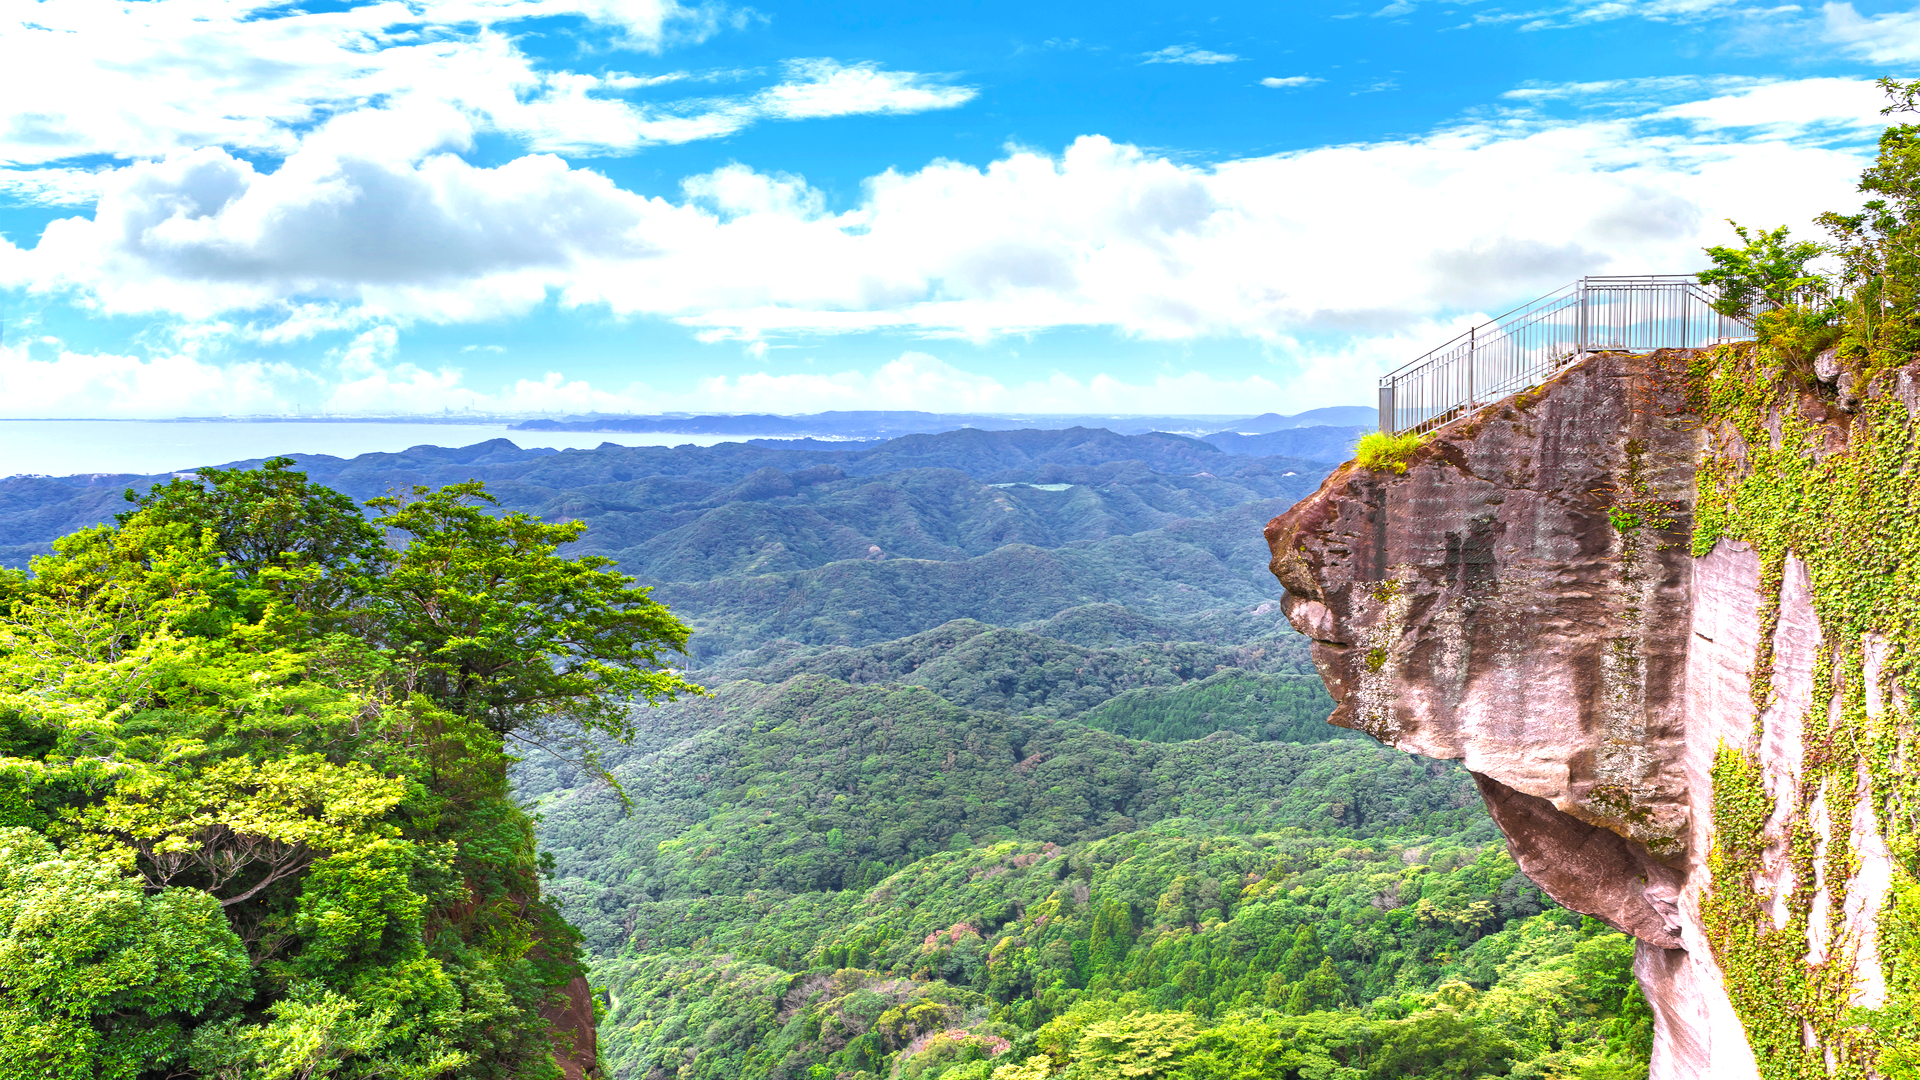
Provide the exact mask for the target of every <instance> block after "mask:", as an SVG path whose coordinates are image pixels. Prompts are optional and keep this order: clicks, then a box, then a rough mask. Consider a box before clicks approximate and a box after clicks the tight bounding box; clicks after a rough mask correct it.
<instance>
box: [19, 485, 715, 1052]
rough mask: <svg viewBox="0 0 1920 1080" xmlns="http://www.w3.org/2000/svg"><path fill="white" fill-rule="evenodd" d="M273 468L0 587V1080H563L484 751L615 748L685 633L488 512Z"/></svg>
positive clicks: (546, 929)
mask: <svg viewBox="0 0 1920 1080" xmlns="http://www.w3.org/2000/svg"><path fill="white" fill-rule="evenodd" d="M290 465H291V462H289V461H287V460H286V459H277V460H275V461H271V462H268V463H267V465H266V467H264V468H262V469H258V470H208V472H207V473H206V474H205V475H204V476H203V477H202V481H201V483H193V482H190V481H185V480H180V481H176V482H174V483H171V484H168V485H165V486H162V487H159V488H156V489H154V490H153V491H152V492H150V493H149V494H148V495H147V496H146V497H145V498H144V499H141V500H139V503H138V505H137V507H136V508H135V509H134V510H132V511H130V512H129V513H127V514H126V515H124V516H123V517H122V518H121V519H120V521H119V523H118V524H117V525H116V526H100V527H97V528H94V529H90V530H85V531H82V532H79V533H76V534H73V535H71V536H69V537H67V538H65V539H63V540H61V541H59V542H58V543H57V544H56V546H55V552H54V554H53V555H51V556H46V557H43V558H41V559H38V560H36V561H35V562H34V564H33V567H32V572H31V574H30V575H22V576H13V577H10V578H9V579H8V580H7V581H6V582H5V583H4V586H5V588H4V594H0V600H3V601H4V615H0V815H3V816H4V821H3V822H0V823H3V824H4V825H5V826H7V827H6V828H4V829H0V1031H4V1036H0V1062H4V1063H5V1064H4V1067H0V1072H4V1073H5V1074H6V1075H21V1076H25V1075H47V1076H73V1077H80V1076H114V1077H122V1076H124V1077H128V1078H134V1077H146V1076H159V1075H172V1076H192V1075H199V1076H207V1077H222V1078H234V1080H239V1078H243V1077H244V1078H253V1077H320V1076H341V1077H348V1076H356V1077H360V1076H364V1077H374V1076H381V1077H391V1076H407V1077H417V1078H421V1080H425V1078H428V1077H437V1076H445V1075H449V1074H458V1075H460V1076H469V1077H514V1078H537V1077H541V1076H549V1075H554V1074H556V1070H555V1066H554V1063H553V1058H552V1055H553V1046H554V1043H553V1036H552V1030H551V1026H550V1025H549V1023H548V1022H547V1021H546V1020H545V1019H544V1018H543V1017H542V1015H541V1012H540V1010H541V1009H542V1008H543V1007H544V1006H545V1005H547V1004H548V1003H549V1002H550V1000H551V999H552V998H553V995H554V993H555V991H556V988H557V987H559V986H560V985H562V984H564V983H565V982H566V981H567V980H569V979H571V978H572V977H573V976H574V975H576V974H577V973H579V972H580V971H581V970H582V966H581V964H580V961H579V957H578V949H577V944H576V943H577V940H578V939H577V935H575V934H574V933H573V932H572V931H571V929H570V928H569V927H567V926H566V924H565V923H564V922H563V921H562V920H561V919H560V918H559V917H558V916H557V914H555V912H554V911H553V910H552V908H551V906H550V905H549V904H548V903H547V902H546V901H545V900H543V899H542V897H541V894H540V887H539V880H538V866H537V862H536V859H535V857H534V851H533V845H532V830H531V822H530V820H529V819H528V818H527V817H526V815H525V814H524V813H523V812H522V811H521V810H519V809H518V808H517V806H516V805H515V804H514V803H513V802H512V800H511V798H510V797H509V793H508V790H507V785H506V777H505V764H506V756H505V752H504V746H503V744H502V741H501V738H502V735H503V734H508V733H513V732H516V731H520V730H525V729H528V728H530V727H532V728H538V729H541V730H544V729H545V728H546V727H551V726H553V725H554V724H555V723H556V719H555V718H559V719H561V720H572V721H575V722H576V723H578V724H582V725H587V726H595V727H598V728H600V729H603V730H606V729H612V730H614V731H616V732H617V731H618V729H619V727H620V725H621V723H623V722H624V721H625V717H626V712H625V707H624V703H622V704H621V705H620V707H619V713H618V719H617V720H616V721H613V722H609V721H606V720H604V719H603V717H605V716H606V715H607V713H608V711H609V710H610V709H612V708H614V706H611V705H609V704H607V703H606V702H605V701H604V700H603V699H604V698H605V697H606V696H608V695H610V694H624V695H626V697H628V698H630V699H635V700H642V701H644V700H655V699H660V698H664V697H670V696H672V695H673V694H674V693H676V692H678V691H680V690H682V689H688V688H690V687H689V686H688V684H686V683H684V682H682V681H681V680H680V679H679V677H678V676H677V675H675V674H673V673H672V672H671V671H670V670H664V669H662V667H661V666H660V664H659V659H660V657H661V655H662V654H663V653H664V652H666V651H672V650H676V649H679V648H680V647H682V646H684V644H685V641H686V630H685V628H684V627H682V626H680V625H679V624H678V623H677V622H676V621H675V620H673V618H672V616H671V615H669V614H668V613H667V612H666V611H665V609H664V608H662V607H661V606H660V605H659V604H657V603H654V602H653V601H651V600H650V599H649V598H648V597H647V596H646V593H645V590H642V589H635V588H633V587H632V586H631V583H630V581H629V580H628V579H626V578H624V577H622V576H620V575H618V574H614V573H610V572H608V571H606V570H605V569H604V568H603V567H604V560H585V561H581V562H573V561H569V560H566V559H564V558H561V557H560V556H558V555H557V554H556V549H557V548H558V547H559V546H560V545H561V544H563V543H566V542H567V541H568V540H570V539H571V538H572V537H574V536H576V535H577V534H578V530H577V527H572V526H566V525H546V524H542V523H539V522H536V521H532V520H530V519H526V518H525V517H524V516H519V515H505V516H500V517H496V516H492V515H487V514H485V513H482V512H480V510H479V509H478V508H479V507H480V506H484V505H485V496H484V493H483V492H481V491H480V490H479V489H478V488H477V486H462V487H459V488H457V489H455V490H452V491H443V492H418V493H416V498H414V499H413V500H411V501H409V502H407V503H405V504H400V503H397V502H396V503H390V504H382V505H381V506H379V507H376V509H378V510H381V511H383V517H382V518H381V520H380V522H379V524H383V525H385V526H387V530H388V532H389V533H391V534H397V535H399V536H403V537H404V538H405V539H406V541H408V542H407V543H406V544H405V546H404V547H399V548H397V549H396V547H394V546H392V545H388V544H385V543H383V542H381V532H380V530H379V528H378V526H377V525H375V524H370V523H368V522H367V521H366V520H365V519H363V518H362V517H361V516H360V514H359V512H358V511H357V509H356V508H355V507H353V505H352V503H351V502H350V501H348V500H346V499H344V497H342V496H339V495H338V494H337V493H333V492H329V491H327V490H325V489H323V488H318V487H316V486H314V485H311V484H309V483H308V482H306V480H305V479H304V478H303V477H301V476H300V475H299V474H298V473H297V472H294V471H293V470H292V469H291V468H290Z"/></svg>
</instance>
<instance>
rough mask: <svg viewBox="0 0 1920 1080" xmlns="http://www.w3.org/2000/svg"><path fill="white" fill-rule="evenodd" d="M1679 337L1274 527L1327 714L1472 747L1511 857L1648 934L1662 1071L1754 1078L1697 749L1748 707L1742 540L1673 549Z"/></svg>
mask: <svg viewBox="0 0 1920 1080" xmlns="http://www.w3.org/2000/svg"><path fill="white" fill-rule="evenodd" d="M1688 355H1689V354H1686V353H1682V352H1679V351H1668V352H1661V353H1654V354H1651V355H1629V354H1624V353H1600V354H1595V355H1589V356H1585V357H1582V358H1580V359H1578V360H1577V361H1576V362H1575V363H1573V364H1571V365H1569V366H1568V367H1567V368H1565V369H1563V370H1562V371H1561V372H1560V373H1559V374H1558V375H1557V376H1556V377H1555V378H1554V379H1553V380H1552V381H1551V382H1549V383H1548V384H1546V385H1545V386H1542V387H1540V388H1538V389H1536V390H1532V391H1529V392H1527V393H1525V394H1521V395H1517V396H1515V397H1512V398H1508V399H1506V400H1505V401H1502V402H1500V403H1498V404H1495V405H1492V406H1488V407H1486V408H1484V409H1482V410H1480V411H1479V412H1478V413H1477V414H1475V415H1473V416H1471V417H1469V418H1467V419H1465V420H1462V421H1459V422H1456V423H1454V424H1452V425H1449V426H1448V427H1446V428H1444V429H1442V430H1441V432H1440V433H1439V434H1438V435H1436V436H1435V437H1434V438H1432V439H1430V440H1429V441H1428V442H1427V443H1426V444H1425V445H1424V446H1422V447H1421V448H1420V450H1418V451H1416V453H1415V454H1414V456H1413V457H1412V459H1411V460H1409V461H1408V462H1407V466H1408V467H1407V470H1406V472H1405V473H1404V474H1395V473H1393V472H1390V471H1376V470H1371V469H1366V468H1362V467H1360V466H1359V465H1357V464H1354V463H1349V464H1348V465H1346V466H1344V467H1343V468H1341V469H1340V470H1339V471H1337V472H1335V473H1334V474H1333V475H1332V476H1330V477H1328V478H1327V480H1326V482H1325V483H1323V484H1322V485H1321V487H1320V489H1319V491H1318V492H1316V493H1315V494H1314V495H1312V496H1310V497H1309V498H1307V499H1305V500H1303V501H1302V502H1300V503H1299V504H1298V505H1296V506H1295V507H1293V508H1292V509H1291V510H1289V511H1288V512H1286V513H1285V514H1282V515H1281V516H1280V517H1277V518H1275V519H1274V520H1273V521H1272V522H1270V523H1269V524H1268V525H1267V529H1266V536H1267V542H1268V545H1269V547H1270V549H1271V550H1272V553H1273V562H1272V569H1273V573H1274V574H1275V576H1276V577H1278V578H1279V579H1280V581H1281V583H1282V584H1283V585H1285V587H1286V590H1287V597H1286V600H1285V610H1286V613H1287V617H1288V619H1289V620H1290V621H1291V622H1292V623H1293V625H1294V626H1295V628H1297V629H1298V630H1299V631H1300V632H1301V633H1303V634H1305V635H1307V636H1308V637H1310V638H1312V639H1313V645H1312V651H1313V656H1314V660H1315V662H1316V664H1317V665H1318V667H1319V670H1320V674H1321V676H1322V678H1324V679H1325V681H1326V683H1327V687H1328V689H1329V691H1331V693H1332V694H1333V696H1334V698H1335V700H1336V701H1337V702H1338V708H1337V709H1336V710H1335V712H1334V714H1333V722H1334V723H1336V724H1340V725H1342V726H1345V727H1351V728H1356V729H1359V730H1362V731H1365V732H1367V733H1368V734H1370V735H1372V736H1374V737H1375V738H1377V739H1379V740H1380V741H1382V742H1385V743H1389V744H1391V745H1394V746H1396V747H1399V748H1400V749H1403V750H1407V751H1410V752H1415V753H1420V754H1426V755H1428V756H1431V757H1437V758H1448V759H1458V760H1460V761H1462V762H1464V764H1465V765H1466V767H1467V768H1468V769H1469V770H1471V772H1472V773H1473V775H1474V778H1475V780H1476V781H1477V782H1478V784H1479V786H1480V790H1481V794H1482V795H1483V796H1484V798H1485V800H1486V803H1487V806H1488V809H1489V810H1490V811H1491V812H1492V814H1493V817H1494V819H1495V821H1496V822H1498V823H1499V825H1500V827H1501V828H1502V829H1503V830H1504V831H1505V833H1506V835H1507V838H1508V843H1509V847H1510V848H1511V849H1512V851H1513V854H1514V857H1515V858H1516V860H1517V861H1518V862H1519V863H1520V866H1521V868H1522V869H1523V870H1525V871H1526V873H1527V874H1528V875H1529V876H1530V877H1532V878H1533V879H1534V881H1536V882H1537V883H1538V884H1539V885H1540V886H1541V887H1542V888H1543V889H1545V890H1546V891H1547V892H1548V894H1549V895H1551V896H1553V897H1554V898H1555V899H1556V900H1558V901H1559V902H1560V903H1562V904H1564V905H1566V906H1567V907H1570V908H1573V909H1574V910H1577V911H1582V912H1586V913H1588V914H1592V915H1595V916H1597V917H1599V918H1601V919H1604V920H1606V921H1607V922H1608V923H1610V924H1612V925H1613V926H1615V927H1617V928H1619V929H1620V930H1622V931H1624V932H1626V933H1629V934H1631V935H1633V936H1634V937H1635V938H1637V939H1638V940H1639V945H1638V953H1637V957H1636V963H1635V969H1636V972H1637V974H1638V975H1639V976H1640V980H1641V984H1642V986H1643V988H1644V989H1645V990H1646V992H1647V996H1648V1000H1649V1002H1650V1003H1651V1004H1652V1006H1653V1009H1654V1017H1655V1046H1654V1067H1653V1076H1654V1077H1655V1078H1663V1077H1672V1078H1678V1077H1695V1076H1714V1077H1729V1078H1737V1077H1753V1076H1757V1071H1756V1069H1755V1065H1754V1061H1753V1056H1752V1053H1751V1051H1750V1050H1749V1049H1748V1046H1747V1041H1746V1037H1745V1034H1744V1032H1743V1031H1742V1029H1741V1026H1740V1022H1739V1019H1738V1017H1737V1016H1736V1015H1735V1014H1734V1012H1733V1009H1732V1007H1731V1005H1730V1003H1729V1002H1728V998H1727V993H1726V990H1725V989H1724V986H1723V984H1722V981H1721V977H1720V972H1719V970H1718V968H1717V967H1716V966H1715V964H1714V961H1713V958H1712V954H1711V951H1710V950H1709V949H1708V947H1707V944H1706V941H1705V939H1704V937H1703V931H1702V928H1701V924H1700V920H1699V899H1700V892H1701V889H1702V888H1703V887H1704V886H1705V884H1706V882H1707V872H1706V868H1705V858H1706V848H1707V839H1708V835H1709V834H1708V832H1707V831H1706V830H1707V829H1708V828H1709V827H1710V823H1709V822H1707V821H1706V820H1704V819H1705V817H1706V812H1707V810H1708V809H1710V807H1711V805H1712V802H1711V784H1710V780H1709V778H1708V766H1709V764H1710V762H1711V759H1712V754H1713V751H1714V748H1715V747H1716V746H1717V745H1718V744H1719V743H1720V741H1721V740H1722V739H1726V740H1729V741H1731V742H1734V743H1740V742H1743V741H1745V740H1746V739H1747V737H1748V734H1749V733H1750V732H1751V731H1752V726H1753V709H1752V705H1751V702H1750V699H1749V696H1748V692H1747V688H1748V683H1749V680H1748V669H1749V668H1750V666H1751V664H1752V662H1753V657H1754V647H1753V646H1754V641H1755V640H1756V638H1757V635H1758V623H1759V620H1758V617H1757V610H1756V609H1757V592H1756V589H1755V582H1756V581H1757V565H1756V560H1755V559H1754V557H1753V555H1752V554H1751V553H1750V552H1748V551H1747V550H1746V549H1745V548H1744V547H1742V546H1740V545H1735V544H1730V543H1722V544H1721V545H1720V546H1719V547H1717V548H1716V549H1715V550H1714V551H1713V553H1712V554H1710V555H1708V556H1706V557H1705V558H1701V559H1695V558H1693V557H1692V556H1691V555H1690V554H1689V553H1688V537H1689V536H1690V535H1691V525H1692V520H1691V511H1692V502H1693V498H1694V479H1695V475H1694V474H1695V459H1696V456H1697V452H1698V447H1699V445H1700V436H1699V434H1698V432H1697V430H1696V425H1695V424H1693V423H1692V422H1691V421H1690V418H1689V417H1688V416H1687V415H1686V409H1685V390H1684V373H1685V365H1686V361H1687V359H1688ZM1782 614H1783V617H1785V616H1786V615H1787V612H1786V610H1785V605H1784V604H1783V611H1782Z"/></svg>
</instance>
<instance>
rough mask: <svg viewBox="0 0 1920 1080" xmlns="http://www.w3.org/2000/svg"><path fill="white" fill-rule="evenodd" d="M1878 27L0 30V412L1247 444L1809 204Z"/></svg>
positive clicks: (424, 20) (1919, 50)
mask: <svg viewBox="0 0 1920 1080" xmlns="http://www.w3.org/2000/svg"><path fill="white" fill-rule="evenodd" d="M1917 60H1920V13H1916V11H1915V9H1914V8H1913V7H1912V6H1910V5H1898V4H1873V3H1860V2H1855V3H1851V4H1826V5H1824V6H1818V7H1800V6H1795V5H1790V4H1754V3H1740V2H1734V0H1546V2H1542V3H1532V2H1507V3H1502V2H1500V0H1480V2H1477V3H1449V2H1425V0H1373V2H1370V3H1352V2H1348V0H1334V2H1331V3H1325V4H1302V3H1295V4H1278V5H1276V4H1263V5H1250V4H1248V5H1236V4H1224V5H1215V6H1196V5H1180V6H1177V7H1175V8H1168V7H1165V6H1160V5H1153V6H1149V5H1144V4H1112V3H1107V4H1080V3H1060V4H1050V5H1035V4H1031V3H1028V4H1018V5H1016V4H1011V3H992V4H973V5H950V6H935V5H914V6H909V7H907V8H902V7H900V6H898V5H885V6H883V5H880V4H877V3H856V4H848V3H843V4H837V5H833V6H831V7H829V6H825V5H819V4H783V3H764V2H762V3H754V4H752V5H745V4H727V3H717V4H708V5H699V6H695V5H688V4H680V3H676V2H674V0H638V2H626V0H454V2H444V3H443V2H426V0H420V2H414V3H399V2H385V3H365V4H356V3H338V2H335V3H315V4H307V5H303V6H300V7H294V6H290V5H278V4H263V3H257V2H250V0H165V2H164V3H161V2H151V0H145V2H135V3H107V2H100V0H31V2H20V0H14V2H11V3H8V4H6V5H5V6H0V91H4V97H0V100H5V101H6V102H8V103H9V105H8V107H7V111H6V112H5V113H4V115H3V116H0V235H3V236H4V241H3V242H0V316H4V318H5V321H6V332H5V339H4V342H3V343H0V402H3V403H4V404H0V414H4V415H10V416H19V417H39V416H171V415H183V414H186V415H205V414H210V413H212V414H218V413H232V414H236V415H237V414H275V413H288V412H301V413H313V412H321V411H325V412H331V413H348V414H404V413H421V412H442V411H448V410H451V411H456V412H459V411H468V410H472V411H478V412H492V413H528V412H579V411H588V410H601V411H639V412H653V411H671V410H700V411H706V410H715V411H775V412H803V411H815V410H819V409H829V408H924V409H936V410H945V411H962V410H966V411H975V410H981V411H1014V412H1074V413H1085V412H1133V413H1167V412H1210V413H1256V412H1264V411H1269V410H1272V411H1280V412H1292V411H1298V410H1300V409H1306V408H1313V407H1317V406H1322V405H1329V404H1347V403H1364V402H1366V401H1367V400H1369V398H1370V394H1371V385H1372V376H1373V375H1375V374H1377V373H1378V372H1379V371H1381V370H1384V369H1385V368H1388V367H1392V366H1395V365H1396V364H1397V363H1399V362H1401V361H1403V360H1405V359H1407V358H1409V357H1411V356H1412V355H1415V354H1417V353H1419V352H1421V351H1423V350H1424V349H1425V348H1426V347H1427V346H1429V345H1431V344H1434V343H1437V342H1438V341H1440V340H1442V339H1444V338H1446V337H1448V336H1450V335H1451V333H1452V332H1453V331H1454V330H1455V329H1456V328H1459V327H1461V326H1463V325H1465V324H1466V323H1469V322H1472V321H1474V320H1476V319H1477V318H1481V317H1484V316H1485V315H1487V314H1488V313H1491V312H1497V311H1499V310H1503V309H1504V308H1506V307H1507V306H1510V305H1512V304H1514V303H1516V302H1519V301H1523V300H1525V299H1527V298H1529V297H1530V296H1532V295H1535V294H1538V293H1541V292H1545V291H1547V290H1549V289H1552V288H1554V287H1557V286H1558V285H1560V284H1562V283H1564V282H1565V281H1567V280H1570V279H1572V278H1574V277H1577V276H1579V275H1581V274H1583V273H1607V272H1611V273H1625V272H1638V271H1655V272H1671V271H1678V270H1687V269H1694V268H1697V267H1698V266H1699V265H1700V264H1701V257H1700V255H1699V249H1700V247H1701V246H1702V245H1703V244H1707V243H1715V242H1720V241H1721V240H1723V239H1725V238H1726V236H1727V230H1726V227H1725V225H1724V224H1723V222H1722V219H1724V218H1727V217H1733V218H1736V219H1738V220H1741V221H1743V222H1750V223H1754V224H1762V225H1771V224H1776V223H1787V224H1790V225H1793V226H1794V227H1795V229H1796V232H1799V233H1811V232H1812V229H1811V227H1810V226H1809V225H1808V224H1807V223H1808V222H1809V221H1810V219H1811V218H1812V216H1813V215H1815V214H1817V213H1818V212H1819V211H1821V210H1823V209H1830V208H1845V207H1848V206H1850V205H1852V204H1853V203H1854V202H1855V201H1857V197H1856V196H1855V194H1854V192H1853V178H1854V176H1855V175H1856V174H1857V172H1858V170H1859V168H1860V165H1861V164H1862V162H1863V161H1864V160H1865V157H1866V155H1867V154H1869V153H1870V151H1871V147H1872V143H1873V140H1874V138H1875V137H1876V135H1877V133H1878V130H1879V128H1880V127H1881V125H1882V124H1883V123H1884V120H1883V119H1882V118H1880V117H1879V116H1878V115H1877V108H1878V105H1879V100H1878V95H1877V92H1876V91H1874V90H1873V88H1872V86H1871V80H1872V79H1873V78H1874V77H1877V76H1880V75H1885V74H1892V75H1897V76H1904V75H1907V74H1908V73H1910V72H1911V71H1912V69H1913V68H1914V67H1916V66H1917V65H1916V61H1917Z"/></svg>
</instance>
